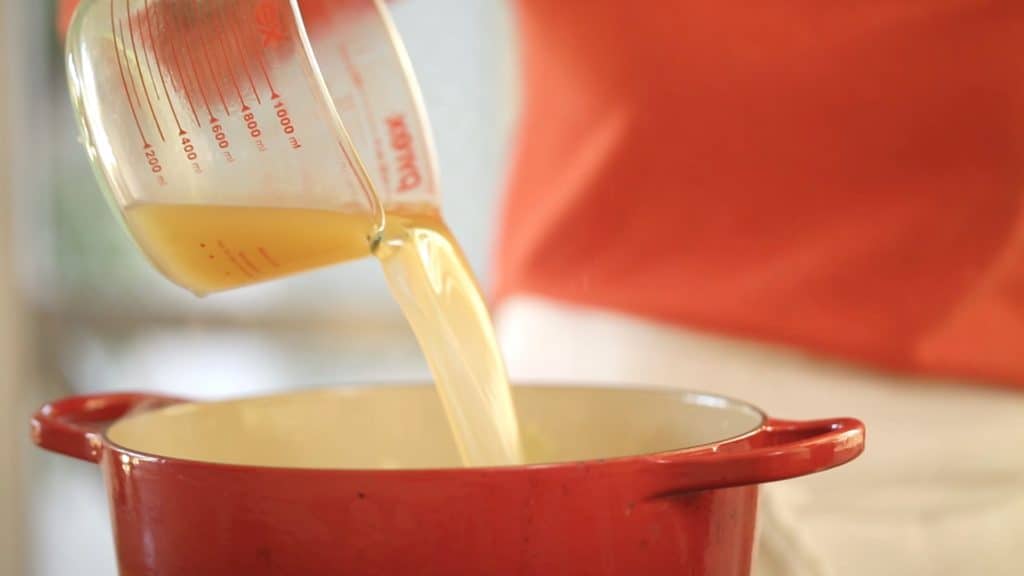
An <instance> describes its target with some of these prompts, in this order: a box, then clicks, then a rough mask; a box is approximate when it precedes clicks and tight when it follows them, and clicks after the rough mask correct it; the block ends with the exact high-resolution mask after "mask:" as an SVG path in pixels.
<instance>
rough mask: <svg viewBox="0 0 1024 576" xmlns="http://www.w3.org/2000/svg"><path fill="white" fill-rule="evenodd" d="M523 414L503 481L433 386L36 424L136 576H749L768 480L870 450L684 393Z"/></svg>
mask: <svg viewBox="0 0 1024 576" xmlns="http://www.w3.org/2000/svg"><path fill="white" fill-rule="evenodd" d="M515 400H516V403H517V407H518V410H519V415H520V420H521V425H522V429H523V435H524V442H525V444H526V452H527V453H528V455H529V462H530V463H529V464H528V465H525V466H516V467H506V468H476V469H474V468H460V467H459V466H458V464H459V462H458V455H457V452H456V448H455V445H454V443H453V441H452V439H451V436H450V434H449V432H448V429H447V427H446V422H445V419H444V414H443V412H442V407H441V405H440V402H439V401H438V399H437V396H436V395H435V393H434V391H433V389H432V388H431V387H429V386H411V387H373V388H352V389H330V390H317V391H307V392H300V393H293V394H286V395H279V396H270V397H262V398H251V399H244V400H234V401H225V402H212V403H188V402H184V401H181V400H175V399H171V398H163V397H156V396H150V395H145V394H109V395H98V396H81V397H72V398H67V399H64V400H60V401H58V402H54V403H52V404H48V405H46V406H44V407H43V408H42V409H41V410H40V411H39V412H38V413H37V414H36V415H35V416H34V418H33V420H32V426H33V438H34V440H35V442H36V443H38V444H39V445H40V446H42V447H43V448H46V449H48V450H52V451H55V452H61V453H63V454H67V455H70V456H74V457H76V458H80V459H83V460H88V461H91V462H96V463H98V464H99V465H100V467H101V468H102V470H103V474H104V477H105V479H106V484H107V490H108V496H109V500H110V507H111V511H112V518H113V527H114V532H115V542H116V546H117V557H118V562H119V566H120V572H121V574H122V576H141V575H160V576H225V575H229V574H232V575H243V574H244V575H246V576H262V575H271V574H273V575H289V576H295V575H303V576H310V575H319V574H387V575H391V574H395V575H412V574H417V575H434V574H437V575H442V574H443V575H460V574H467V575H468V574H474V575H476V574H489V575H501V574H530V575H533V574H536V575H541V574H544V575H550V574H631V575H632V574H644V575H659V574H672V575H678V574H688V575H714V576H730V575H745V574H748V573H749V570H750V560H751V551H752V546H753V537H754V521H755V516H756V503H757V484H759V483H761V482H769V481H773V480H781V479H784V478H792V477H795V476H801V475H804V474H810V473H812V472H817V471H819V470H824V469H826V468H830V467H833V466H837V465H839V464H842V463H844V462H847V461H849V460H851V459H853V458H855V457H856V456H857V455H858V454H860V452H861V451H862V450H863V443H864V427H863V425H862V424H861V423H860V422H858V421H856V420H852V419H846V418H841V419H832V420H822V421H814V422H784V421H779V420H773V419H770V418H767V417H765V416H764V415H763V414H762V413H761V412H760V411H758V410H757V409H755V408H753V407H751V406H749V405H746V404H743V403H741V402H736V401H733V400H728V399H724V398H720V397H717V396H711V395H705V394H696V393H688V392H680V391H674V390H636V389H607V388H582V387H567V388H559V387H541V386H527V387H520V388H518V389H517V390H516V392H515Z"/></svg>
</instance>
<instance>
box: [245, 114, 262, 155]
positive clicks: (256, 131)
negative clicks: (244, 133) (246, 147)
mask: <svg viewBox="0 0 1024 576" xmlns="http://www.w3.org/2000/svg"><path fill="white" fill-rule="evenodd" d="M242 122H245V128H246V129H247V130H248V131H249V136H250V137H251V138H252V139H253V142H254V143H255V144H256V149H257V150H259V151H260V152H263V151H265V150H266V149H267V147H266V146H264V145H263V140H261V139H260V137H261V136H263V131H262V130H260V124H259V121H257V120H256V115H255V114H253V113H252V112H246V113H245V114H243V115H242Z"/></svg>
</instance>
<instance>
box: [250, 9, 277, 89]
mask: <svg viewBox="0 0 1024 576" xmlns="http://www.w3.org/2000/svg"><path fill="white" fill-rule="evenodd" d="M253 26H258V24H256V23H254V24H253ZM254 32H259V30H254ZM277 34H278V35H279V36H280V39H281V40H283V39H284V33H283V32H280V30H278V32H277ZM267 45H268V39H267V38H266V37H264V39H263V46H264V49H262V50H260V51H259V52H257V53H256V63H257V64H259V66H260V70H261V71H262V72H263V79H264V80H266V81H267V88H269V89H270V99H271V100H277V99H278V98H280V97H281V95H280V94H278V93H277V90H275V89H274V83H273V82H272V81H271V80H270V74H269V73H268V72H267V59H266V49H265V48H266V46H267Z"/></svg>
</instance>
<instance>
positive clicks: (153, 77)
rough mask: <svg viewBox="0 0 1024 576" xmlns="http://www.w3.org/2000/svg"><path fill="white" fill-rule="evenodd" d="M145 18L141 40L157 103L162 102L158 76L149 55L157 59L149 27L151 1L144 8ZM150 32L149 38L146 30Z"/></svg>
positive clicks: (140, 28) (140, 26) (140, 31)
mask: <svg viewBox="0 0 1024 576" xmlns="http://www.w3.org/2000/svg"><path fill="white" fill-rule="evenodd" d="M142 13H143V16H144V17H145V18H146V26H143V23H142V21H141V20H140V21H139V38H141V42H142V48H143V51H142V52H143V53H144V54H145V55H146V70H147V71H148V72H149V81H150V83H152V84H153V95H154V96H156V101H157V102H159V101H160V88H159V87H157V85H156V75H155V74H153V63H152V62H151V61H150V57H149V53H150V52H152V53H153V57H154V58H155V57H156V45H155V44H153V27H152V26H150V25H149V0H146V3H145V4H144V6H143V11H142ZM147 28H148V30H149V32H148V36H147V32H146V30H147ZM147 41H148V42H149V47H148V48H147V47H146V42H147Z"/></svg>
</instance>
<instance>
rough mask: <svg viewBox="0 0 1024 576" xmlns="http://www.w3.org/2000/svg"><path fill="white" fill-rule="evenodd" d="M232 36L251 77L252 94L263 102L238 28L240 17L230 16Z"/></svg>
mask: <svg viewBox="0 0 1024 576" xmlns="http://www.w3.org/2000/svg"><path fill="white" fill-rule="evenodd" d="M229 20H230V22H231V25H230V27H231V36H232V37H233V38H234V40H235V49H236V50H238V57H239V60H241V61H242V68H245V75H246V76H247V77H248V78H249V86H250V87H252V95H253V96H254V97H255V98H256V103H257V104H262V103H263V102H262V101H261V100H260V92H259V90H257V89H256V82H254V81H253V79H252V72H250V71H249V63H248V62H246V60H245V55H246V54H245V48H244V47H243V46H242V39H241V35H240V32H239V28H238V18H230V19H229Z"/></svg>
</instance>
